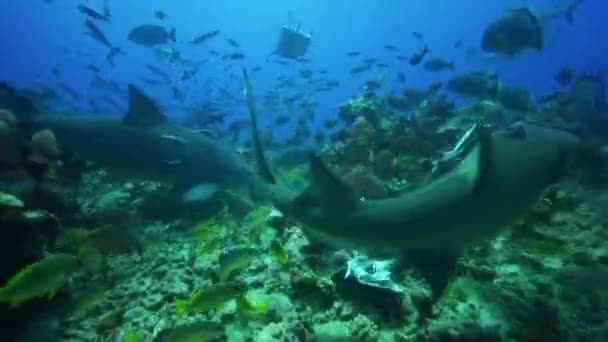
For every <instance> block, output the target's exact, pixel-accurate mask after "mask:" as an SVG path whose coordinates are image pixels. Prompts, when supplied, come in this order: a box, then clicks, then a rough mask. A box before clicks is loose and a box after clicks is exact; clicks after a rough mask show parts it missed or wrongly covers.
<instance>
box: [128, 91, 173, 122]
mask: <svg viewBox="0 0 608 342" xmlns="http://www.w3.org/2000/svg"><path fill="white" fill-rule="evenodd" d="M122 122H123V123H124V124H125V125H129V126H154V125H159V124H163V123H166V122H167V117H166V116H165V115H164V114H163V113H162V112H161V111H160V109H159V108H158V105H157V104H156V102H154V100H152V99H151V98H149V97H148V96H146V95H144V93H142V92H141V90H139V89H137V88H136V87H135V86H134V85H132V84H129V111H128V112H127V114H126V115H125V116H124V118H123V119H122Z"/></svg>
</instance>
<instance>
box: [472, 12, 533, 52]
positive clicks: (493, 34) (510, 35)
mask: <svg viewBox="0 0 608 342" xmlns="http://www.w3.org/2000/svg"><path fill="white" fill-rule="evenodd" d="M543 46H544V33H543V25H542V23H541V21H540V19H539V18H538V17H537V16H536V14H534V13H533V12H532V11H531V10H530V9H529V8H526V7H524V8H516V9H511V10H507V11H505V12H504V13H503V14H502V15H501V16H500V17H498V18H497V19H495V20H494V21H492V22H491V23H490V24H489V25H488V26H487V27H486V29H485V31H484V33H483V38H482V40H481V48H482V49H483V50H484V51H486V52H494V53H501V54H505V55H507V56H514V55H516V54H517V53H519V52H521V51H523V50H527V49H535V50H538V51H540V50H542V49H543Z"/></svg>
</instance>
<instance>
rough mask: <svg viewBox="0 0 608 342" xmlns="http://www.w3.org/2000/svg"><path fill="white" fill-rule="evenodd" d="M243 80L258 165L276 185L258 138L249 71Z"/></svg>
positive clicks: (264, 174)
mask: <svg viewBox="0 0 608 342" xmlns="http://www.w3.org/2000/svg"><path fill="white" fill-rule="evenodd" d="M243 79H244V82H245V97H246V98H247V107H248V108H249V115H250V117H251V118H250V119H251V138H252V140H253V147H254V153H255V159H256V164H257V166H258V169H259V171H260V173H261V174H262V177H264V180H266V181H267V182H269V183H272V184H276V179H275V178H274V175H273V174H272V171H271V170H270V166H269V165H268V160H267V159H266V156H265V154H264V149H263V148H262V143H261V142H260V138H259V136H258V123H257V122H258V120H257V113H256V110H255V103H254V100H253V92H252V89H251V81H250V80H249V74H248V73H247V69H246V68H243Z"/></svg>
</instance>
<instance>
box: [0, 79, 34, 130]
mask: <svg viewBox="0 0 608 342" xmlns="http://www.w3.org/2000/svg"><path fill="white" fill-rule="evenodd" d="M0 107H2V108H7V109H9V110H11V111H12V112H13V113H15V114H16V115H17V119H18V121H21V122H29V121H30V120H31V119H32V117H33V116H34V114H36V113H37V111H38V110H37V109H36V107H35V106H34V104H33V103H32V101H30V100H29V99H28V98H27V97H25V96H23V95H20V94H19V92H18V91H17V89H15V88H14V87H12V86H11V85H9V84H8V83H6V82H0Z"/></svg>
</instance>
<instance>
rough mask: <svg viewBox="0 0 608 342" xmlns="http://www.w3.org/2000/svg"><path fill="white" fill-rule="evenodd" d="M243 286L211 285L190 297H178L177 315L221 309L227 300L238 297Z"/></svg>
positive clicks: (232, 284) (230, 284) (234, 284)
mask: <svg viewBox="0 0 608 342" xmlns="http://www.w3.org/2000/svg"><path fill="white" fill-rule="evenodd" d="M242 291H243V288H242V287H241V285H239V284H237V283H224V284H214V285H210V286H208V287H207V288H205V289H204V290H199V291H196V292H194V293H193V294H192V296H191V297H190V299H188V300H184V299H177V300H176V301H175V314H176V315H177V316H183V315H187V314H189V313H199V312H206V311H208V310H210V309H216V310H217V309H220V308H221V307H222V306H223V305H224V304H225V303H226V302H228V301H230V300H231V299H233V298H236V297H237V296H238V295H239V294H241V292H242Z"/></svg>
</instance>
